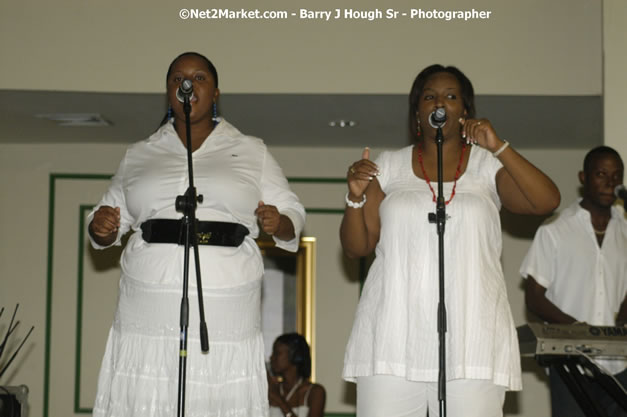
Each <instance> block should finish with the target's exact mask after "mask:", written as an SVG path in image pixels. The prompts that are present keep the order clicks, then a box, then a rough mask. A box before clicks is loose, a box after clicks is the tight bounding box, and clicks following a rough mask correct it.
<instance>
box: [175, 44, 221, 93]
mask: <svg viewBox="0 0 627 417" xmlns="http://www.w3.org/2000/svg"><path fill="white" fill-rule="evenodd" d="M184 56H194V57H196V58H200V59H202V60H203V61H205V64H206V65H207V69H208V70H209V72H210V73H211V75H212V76H213V80H214V81H215V82H216V88H218V70H216V67H215V66H214V65H213V63H212V62H211V61H209V59H208V58H207V57H206V56H204V55H202V54H199V53H198V52H183V53H182V54H180V55H179V56H177V57H176V58H174V60H173V61H172V62H171V63H170V66H169V67H168V72H167V74H166V75H165V80H166V83H167V82H168V79H169V78H170V74H172V68H174V64H176V61H178V60H179V59H180V58H183V57H184Z"/></svg>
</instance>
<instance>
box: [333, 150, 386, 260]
mask: <svg viewBox="0 0 627 417" xmlns="http://www.w3.org/2000/svg"><path fill="white" fill-rule="evenodd" d="M369 158H370V150H369V149H367V148H366V149H365V150H364V151H363V153H362V159H361V160H360V161H357V162H355V163H353V164H352V165H351V168H352V171H351V169H350V168H349V171H348V173H347V174H346V177H347V182H348V198H349V199H350V200H351V201H354V202H356V203H359V202H360V201H362V198H363V196H364V194H365V195H366V204H365V205H364V206H363V207H362V208H352V207H348V206H346V209H345V210H344V217H343V218H342V225H341V226H340V241H341V242H342V248H343V249H344V253H345V254H346V256H348V257H349V258H359V257H361V256H368V255H369V254H370V253H372V251H374V249H375V247H376V246H377V243H378V242H379V234H380V231H381V220H380V219H379V206H380V205H381V201H383V198H384V197H385V194H384V193H383V190H381V186H380V185H379V181H377V179H376V175H377V172H378V168H377V166H376V165H375V163H374V162H372V161H370V159H369ZM353 171H354V172H353Z"/></svg>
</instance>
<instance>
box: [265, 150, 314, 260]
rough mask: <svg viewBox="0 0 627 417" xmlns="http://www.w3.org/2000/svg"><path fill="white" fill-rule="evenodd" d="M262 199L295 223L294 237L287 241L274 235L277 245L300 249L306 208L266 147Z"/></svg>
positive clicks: (294, 249)
mask: <svg viewBox="0 0 627 417" xmlns="http://www.w3.org/2000/svg"><path fill="white" fill-rule="evenodd" d="M261 199H262V200H263V202H264V203H266V204H271V205H273V206H276V208H277V209H278V210H279V213H281V214H283V215H285V216H287V217H288V218H289V219H290V220H291V221H292V224H293V225H294V235H295V236H294V239H292V240H289V241H285V240H280V239H278V238H276V237H275V236H272V239H273V240H274V242H275V243H276V245H277V247H279V248H281V249H285V250H287V251H290V252H296V251H297V250H298V244H299V242H300V234H301V232H302V230H303V227H305V208H304V207H303V205H302V204H301V203H300V201H299V200H298V197H297V196H296V194H294V192H292V190H290V187H289V184H288V183H287V179H286V178H285V175H283V170H281V167H280V166H279V164H278V163H277V162H276V160H275V159H274V157H273V156H272V155H271V154H270V152H269V151H268V149H267V148H265V156H264V161H263V171H262V174H261Z"/></svg>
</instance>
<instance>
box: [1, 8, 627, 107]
mask: <svg viewBox="0 0 627 417" xmlns="http://www.w3.org/2000/svg"><path fill="white" fill-rule="evenodd" d="M618 1H620V0H618ZM182 7H186V8H200V9H206V8H230V9H236V10H237V9H240V8H246V9H255V8H258V9H261V10H287V11H290V12H298V10H299V9H300V8H309V9H315V10H334V9H336V8H342V9H351V8H353V9H359V10H369V9H375V8H380V9H383V10H385V9H387V8H394V9H397V10H399V11H400V10H409V9H411V8H422V9H424V10H433V9H439V10H460V9H461V10H469V9H471V8H475V9H477V10H485V11H491V12H492V13H491V16H490V19H488V20H473V21H467V22H463V21H449V22H447V21H443V20H409V19H407V18H398V19H390V20H385V19H384V20H377V21H372V22H368V21H353V20H349V19H340V20H333V21H330V22H324V21H306V20H299V19H297V18H290V19H288V20H283V21H278V20H274V21H259V20H257V21H255V20H181V19H180V18H179V10H180V9H181V8H182ZM601 20H602V15H601V1H600V0H553V1H550V2H547V1H545V0H527V1H518V0H505V1H497V0H473V1H472V2H468V1H465V0H449V1H446V2H442V1H438V0H421V1H419V2H416V1H412V0H393V1H388V2H386V3H382V2H380V1H377V0H341V1H338V0H320V1H315V2H313V1H307V2H302V1H301V2H294V1H291V0H272V1H264V2H262V3H260V2H258V1H253V0H239V1H226V0H221V1H214V2H207V1H202V0H186V1H176V2H173V1H169V2H166V1H154V0H134V1H132V2H128V1H123V0H110V1H104V2H103V1H94V0H61V2H60V3H59V2H46V1H41V0H24V1H19V2H11V1H4V2H2V3H0V51H2V59H3V62H4V63H5V64H4V65H2V66H1V67H0V89H35V90H37V89H41V90H68V91H104V92H160V91H162V88H163V84H164V78H165V68H166V67H167V65H168V64H169V62H170V60H171V59H172V58H173V57H174V56H176V55H177V54H178V53H180V52H182V51H184V50H198V51H200V52H203V53H205V54H207V55H208V56H209V57H210V58H211V59H212V60H213V61H214V62H215V64H216V65H217V67H218V70H219V71H220V75H221V77H222V80H221V84H222V88H223V89H224V90H225V91H228V92H231V93H403V94H405V93H406V91H407V88H408V87H407V86H408V85H409V84H410V82H411V80H412V79H413V77H414V76H415V74H416V73H417V71H418V69H420V68H423V67H425V66H426V65H428V64H431V63H433V62H441V63H444V64H455V65H458V66H460V67H461V68H462V69H463V70H464V71H465V72H466V73H467V74H468V76H469V77H470V79H471V80H473V82H474V84H475V87H476V89H477V91H478V92H479V93H481V94H538V95H577V94H581V95H589V94H599V93H600V92H601V68H602V67H601V42H602V38H601V35H602V32H601ZM438 45H441V46H438Z"/></svg>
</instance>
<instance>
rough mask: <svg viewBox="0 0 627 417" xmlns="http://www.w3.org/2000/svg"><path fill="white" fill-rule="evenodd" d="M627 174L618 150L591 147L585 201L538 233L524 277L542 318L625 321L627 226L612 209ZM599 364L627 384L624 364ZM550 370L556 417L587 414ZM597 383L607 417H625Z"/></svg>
mask: <svg viewBox="0 0 627 417" xmlns="http://www.w3.org/2000/svg"><path fill="white" fill-rule="evenodd" d="M623 173H624V165H623V161H622V160H621V157H620V155H619V154H618V153H617V152H616V151H615V150H614V149H612V148H610V147H607V146H599V147H597V148H594V149H592V150H591V151H590V152H588V154H587V155H586V157H585V159H584V164H583V171H581V172H579V181H580V182H581V185H582V187H583V193H582V196H583V198H581V199H579V200H578V201H575V202H574V203H573V204H572V205H571V206H570V207H568V208H566V209H565V210H564V211H562V212H561V213H560V215H559V217H558V218H557V219H556V220H554V221H552V222H550V223H548V224H545V225H543V226H541V227H540V228H539V229H538V231H537V233H536V236H535V238H534V240H533V243H532V245H531V248H530V249H529V253H527V256H526V257H525V259H524V261H523V264H522V266H521V267H520V273H521V275H522V276H523V277H525V278H526V285H525V302H526V304H527V308H528V309H529V310H530V311H531V312H533V313H534V314H536V315H537V316H538V317H539V318H540V319H542V320H544V321H546V322H548V323H554V324H573V323H576V322H585V323H587V324H590V325H595V326H614V325H616V326H622V325H624V324H625V322H626V321H627V258H626V257H625V255H626V254H627V221H626V220H625V212H624V210H623V208H622V207H619V206H616V205H614V203H615V201H616V197H615V195H614V189H615V187H616V186H617V185H620V184H622V183H623ZM595 362H597V363H598V364H600V365H601V366H602V367H603V368H605V369H606V370H607V371H608V372H610V373H612V374H614V375H615V378H616V379H617V380H618V381H619V382H620V383H621V384H622V385H623V386H626V385H627V370H626V369H625V368H626V367H627V362H626V361H625V360H622V359H613V360H612V359H609V360H596V361H595ZM551 369H552V372H550V383H551V404H552V406H551V407H552V412H553V417H558V416H559V417H562V416H564V417H579V416H584V413H583V411H582V410H581V409H580V408H579V406H578V404H577V402H576V400H575V398H574V397H573V396H572V394H571V393H570V391H569V390H568V388H567V386H566V385H565V384H564V383H563V382H562V381H561V379H560V377H559V375H558V374H557V372H556V370H555V369H554V368H551ZM592 384H593V387H594V394H593V395H594V396H595V397H596V398H597V399H598V402H600V403H601V404H603V407H604V408H605V410H606V411H607V415H608V416H612V417H613V416H627V411H624V410H623V411H621V409H620V407H618V405H617V404H615V403H614V401H612V400H611V398H610V397H609V396H608V395H607V394H606V393H605V391H603V390H602V389H601V388H600V386H599V385H598V383H596V382H594V381H592Z"/></svg>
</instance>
